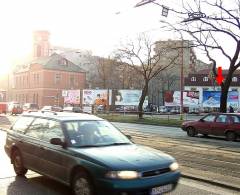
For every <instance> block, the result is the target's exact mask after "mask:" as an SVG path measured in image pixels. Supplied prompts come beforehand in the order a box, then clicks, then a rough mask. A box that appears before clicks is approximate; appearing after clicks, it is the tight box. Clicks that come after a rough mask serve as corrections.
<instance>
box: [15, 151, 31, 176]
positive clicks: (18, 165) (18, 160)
mask: <svg viewBox="0 0 240 195" xmlns="http://www.w3.org/2000/svg"><path fill="white" fill-rule="evenodd" d="M12 163H13V168H14V171H15V173H16V174H17V175H18V176H24V175H25V174H26V173H27V171H28V170H27V169H26V168H25V167H24V165H23V160H22V155H21V153H20V151H19V150H18V149H16V150H14V151H13V154H12Z"/></svg>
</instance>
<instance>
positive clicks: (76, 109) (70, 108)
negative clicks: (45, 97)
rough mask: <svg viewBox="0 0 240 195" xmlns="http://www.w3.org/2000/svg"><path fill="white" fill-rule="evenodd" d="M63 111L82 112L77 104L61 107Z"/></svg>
mask: <svg viewBox="0 0 240 195" xmlns="http://www.w3.org/2000/svg"><path fill="white" fill-rule="evenodd" d="M63 112H75V113H82V112H83V111H82V109H81V108H80V107H78V106H76V107H72V106H68V107H64V108H63Z"/></svg>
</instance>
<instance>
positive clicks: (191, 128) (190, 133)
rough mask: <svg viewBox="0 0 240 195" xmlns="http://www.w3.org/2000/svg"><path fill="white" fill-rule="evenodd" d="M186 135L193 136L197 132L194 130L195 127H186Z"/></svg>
mask: <svg viewBox="0 0 240 195" xmlns="http://www.w3.org/2000/svg"><path fill="white" fill-rule="evenodd" d="M187 135H188V136H189V137H194V136H195V135H197V132H196V130H195V128H194V127H188V128H187Z"/></svg>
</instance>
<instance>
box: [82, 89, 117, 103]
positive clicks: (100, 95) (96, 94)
mask: <svg viewBox="0 0 240 195" xmlns="http://www.w3.org/2000/svg"><path fill="white" fill-rule="evenodd" d="M108 93H109V105H111V101H112V90H107V89H94V90H93V89H84V90H83V104H84V105H93V104H94V105H103V106H106V105H107V100H108Z"/></svg>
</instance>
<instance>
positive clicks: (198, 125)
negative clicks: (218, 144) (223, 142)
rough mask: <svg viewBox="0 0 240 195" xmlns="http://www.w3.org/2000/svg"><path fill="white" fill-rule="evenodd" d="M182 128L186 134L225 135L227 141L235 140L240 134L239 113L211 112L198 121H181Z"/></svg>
mask: <svg viewBox="0 0 240 195" xmlns="http://www.w3.org/2000/svg"><path fill="white" fill-rule="evenodd" d="M182 129H183V130H184V131H186V132H187V134H188V136H190V137H194V136H196V135H197V134H199V133H200V134H203V135H204V136H207V135H214V136H225V137H226V139H227V140H228V141H235V140H236V139H237V137H239V136H240V114H234V113H211V114H208V115H206V116H204V117H203V118H201V119H200V120H199V121H189V122H183V123H182Z"/></svg>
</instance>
